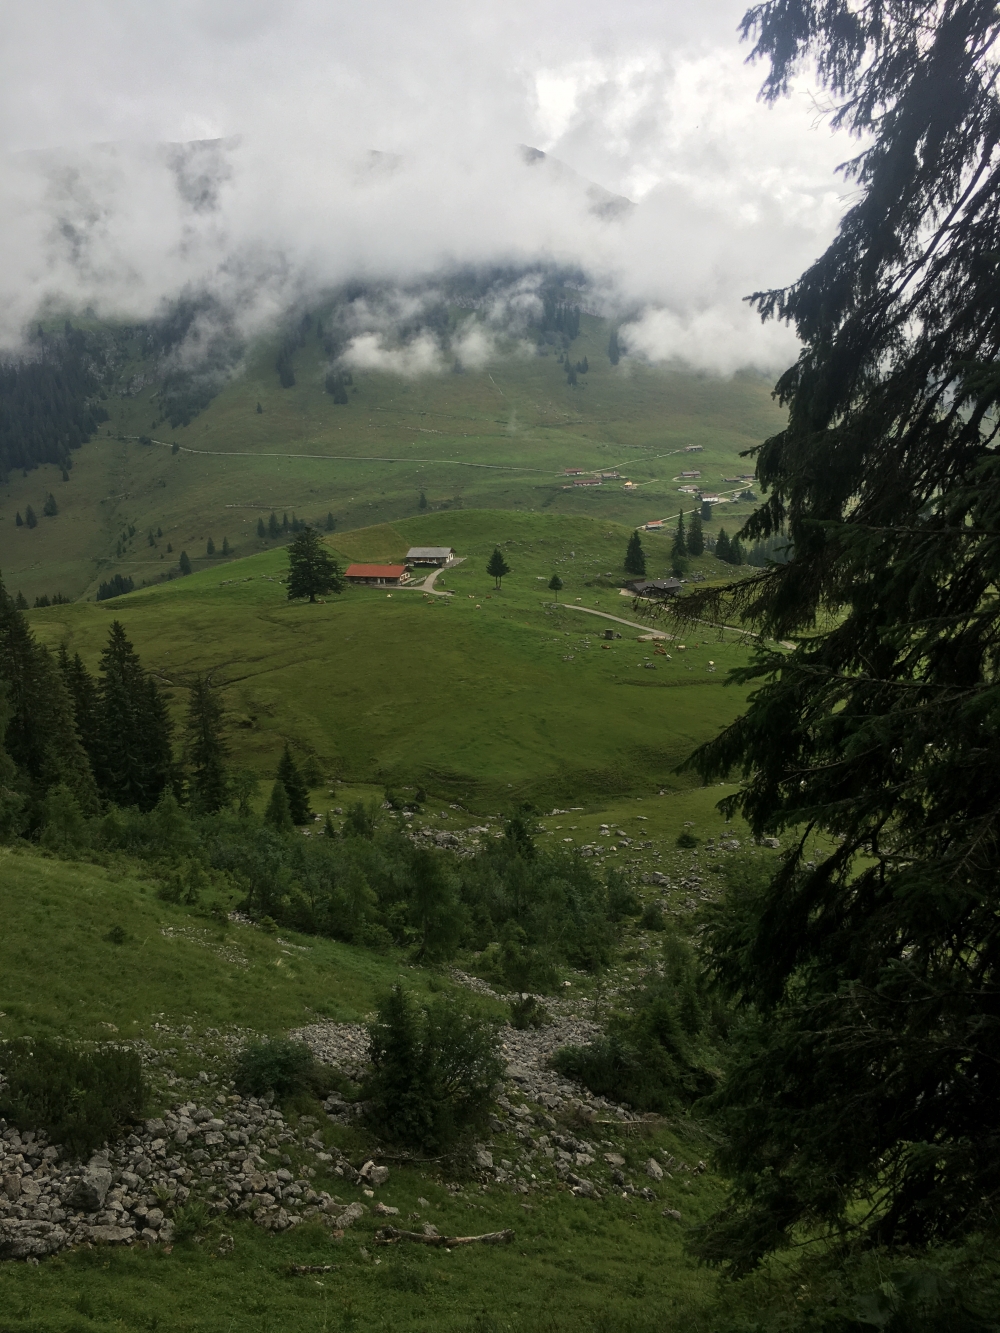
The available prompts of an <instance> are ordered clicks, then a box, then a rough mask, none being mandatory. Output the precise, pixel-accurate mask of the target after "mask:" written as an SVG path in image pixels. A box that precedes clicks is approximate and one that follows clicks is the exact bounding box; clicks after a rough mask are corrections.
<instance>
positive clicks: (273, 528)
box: [267, 509, 281, 541]
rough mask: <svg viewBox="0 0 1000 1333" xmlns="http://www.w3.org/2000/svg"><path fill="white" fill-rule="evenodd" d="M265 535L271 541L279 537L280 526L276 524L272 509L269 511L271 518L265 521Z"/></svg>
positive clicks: (276, 520) (276, 517)
mask: <svg viewBox="0 0 1000 1333" xmlns="http://www.w3.org/2000/svg"><path fill="white" fill-rule="evenodd" d="M267 535H268V536H269V537H270V538H271V540H272V541H275V540H277V538H278V537H280V536H281V524H280V523H279V522H278V516H277V514H276V513H275V512H274V510H273V509H272V510H271V517H270V518H269V519H268V520H267Z"/></svg>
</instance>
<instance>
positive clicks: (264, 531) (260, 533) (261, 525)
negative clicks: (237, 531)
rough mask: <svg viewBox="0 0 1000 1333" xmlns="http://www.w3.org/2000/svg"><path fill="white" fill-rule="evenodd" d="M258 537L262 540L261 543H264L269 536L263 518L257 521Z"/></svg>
mask: <svg viewBox="0 0 1000 1333" xmlns="http://www.w3.org/2000/svg"><path fill="white" fill-rule="evenodd" d="M257 536H258V537H259V538H260V539H261V541H263V540H264V538H265V537H266V536H267V528H265V526H264V520H263V519H262V518H259V519H258V520H257Z"/></svg>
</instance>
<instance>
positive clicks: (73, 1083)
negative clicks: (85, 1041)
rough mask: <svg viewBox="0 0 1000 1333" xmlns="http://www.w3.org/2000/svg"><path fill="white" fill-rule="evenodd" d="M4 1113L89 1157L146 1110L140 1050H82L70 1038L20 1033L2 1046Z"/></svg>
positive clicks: (1, 1108)
mask: <svg viewBox="0 0 1000 1333" xmlns="http://www.w3.org/2000/svg"><path fill="white" fill-rule="evenodd" d="M0 1073H2V1074H3V1079H4V1087H3V1089H2V1091H0V1116H2V1117H3V1118H4V1119H6V1120H8V1121H10V1123H11V1124H13V1125H16V1126H17V1128H18V1129H34V1130H44V1131H45V1132H46V1134H47V1135H48V1136H49V1138H50V1139H52V1140H53V1142H55V1143H59V1144H62V1145H63V1147H64V1148H66V1149H67V1150H68V1151H69V1152H72V1153H74V1154H76V1155H78V1156H87V1155H88V1154H90V1153H92V1152H94V1151H95V1149H97V1148H99V1147H100V1146H101V1145H102V1144H103V1143H105V1142H106V1141H108V1140H111V1139H114V1138H116V1137H117V1136H118V1135H119V1134H120V1133H121V1132H122V1130H123V1129H124V1128H125V1127H126V1126H127V1125H128V1124H130V1123H132V1122H134V1121H136V1120H138V1119H139V1118H140V1116H141V1115H142V1109H143V1105H144V1103H145V1100H146V1084H145V1079H144V1078H143V1073H142V1063H141V1061H140V1059H139V1055H138V1053H137V1052H136V1051H132V1050H128V1049H127V1048H125V1047H123V1046H111V1045H107V1046H98V1047H94V1048H92V1049H90V1050H82V1049H80V1048H79V1047H75V1046H72V1045H71V1044H70V1043H68V1042H61V1041H54V1040H52V1039H51V1038H47V1037H39V1038H36V1039H35V1040H31V1039H29V1038H27V1037H19V1038H16V1039H14V1040H12V1041H8V1042H5V1043H4V1044H3V1045H2V1046H0Z"/></svg>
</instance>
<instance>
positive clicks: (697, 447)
mask: <svg viewBox="0 0 1000 1333" xmlns="http://www.w3.org/2000/svg"><path fill="white" fill-rule="evenodd" d="M704 447H705V446H704V445H703V444H686V445H685V446H684V452H685V453H686V454H700V453H701V451H702V450H703V449H704Z"/></svg>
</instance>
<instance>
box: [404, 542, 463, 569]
mask: <svg viewBox="0 0 1000 1333" xmlns="http://www.w3.org/2000/svg"><path fill="white" fill-rule="evenodd" d="M454 556H455V548H454V547H453V546H411V547H410V549H409V550H408V551H407V553H406V563H407V564H408V565H447V564H448V563H449V561H451V560H453V559H454Z"/></svg>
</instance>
